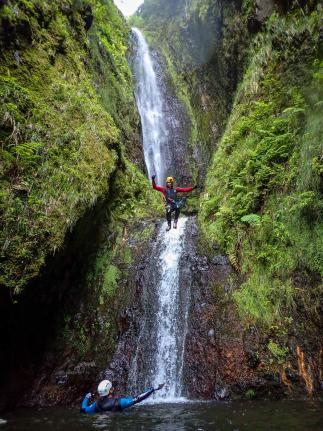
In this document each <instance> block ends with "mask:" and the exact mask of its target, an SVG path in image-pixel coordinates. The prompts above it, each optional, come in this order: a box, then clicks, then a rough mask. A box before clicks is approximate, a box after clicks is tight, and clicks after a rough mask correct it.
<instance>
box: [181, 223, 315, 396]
mask: <svg viewBox="0 0 323 431" xmlns="http://www.w3.org/2000/svg"><path fill="white" fill-rule="evenodd" d="M187 230H188V232H190V234H189V235H187V244H186V252H185V256H184V259H183V262H182V288H189V289H190V291H191V305H190V315H189V328H188V332H187V335H186V351H185V365H184V374H185V384H186V395H187V396H189V397H190V398H202V399H216V400H223V399H232V398H236V397H243V398H253V397H259V398H263V397H271V398H281V397H299V396H304V395H305V394H307V395H310V396H311V395H314V394H317V395H318V394H319V393H320V391H321V390H322V386H321V385H322V378H321V375H322V374H321V373H322V349H321V347H320V343H319V344H317V342H315V340H317V333H316V335H315V328H314V326H313V322H312V321H311V318H310V316H307V318H306V317H305V315H300V314H297V315H295V317H294V319H295V322H298V323H297V325H294V330H293V331H292V332H291V333H286V331H285V332H284V330H283V329H281V332H282V333H283V335H277V334H278V333H279V331H278V330H277V328H274V327H273V328H271V329H267V330H265V329H264V328H259V327H257V326H256V325H254V324H252V323H251V322H250V323H249V324H248V322H246V321H245V320H242V319H241V318H240V317H239V315H238V312H237V309H236V307H235V304H234V301H233V298H232V293H233V292H234V290H235V289H237V288H239V283H240V280H239V277H238V275H237V274H236V273H235V271H234V270H233V268H232V266H231V265H230V263H229V260H228V258H227V257H226V256H224V255H221V254H220V251H219V250H218V249H215V250H214V256H212V257H206V256H203V255H201V254H200V253H199V250H198V239H199V238H198V231H197V226H196V222H195V220H194V219H191V220H190V221H189V224H188V227H187ZM304 318H305V320H306V321H307V323H308V326H307V328H306V330H305V331H304V327H303V329H301V327H302V324H301V322H302V321H303V319H304ZM279 337H280V338H279ZM273 339H275V340H276V343H277V345H278V344H279V343H281V344H282V345H283V344H284V343H286V342H287V344H288V347H289V348H288V349H287V350H286V355H287V356H286V357H284V358H278V356H277V355H278V353H277V352H274V353H273V352H272V351H270V349H269V347H268V346H270V343H271V340H273ZM275 345H276V344H275ZM300 346H302V347H300ZM303 349H304V350H305V351H306V353H304V352H303ZM275 354H276V357H275ZM286 363H288V364H289V366H288V367H287V368H284V364H286Z"/></svg>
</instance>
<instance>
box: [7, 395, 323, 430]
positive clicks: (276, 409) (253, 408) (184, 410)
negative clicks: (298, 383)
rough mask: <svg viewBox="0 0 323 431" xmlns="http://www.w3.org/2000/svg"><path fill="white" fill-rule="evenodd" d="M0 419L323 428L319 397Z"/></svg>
mask: <svg viewBox="0 0 323 431" xmlns="http://www.w3.org/2000/svg"><path fill="white" fill-rule="evenodd" d="M0 418H1V419H0V431H9V430H10V431H22V430H23V431H45V430H46V431H54V430H55V431H56V430H57V431H58V430H59V431H90V430H91V431H92V430H93V431H95V430H101V431H108V430H109V431H110V430H111V431H114V430H115V431H138V430H147V431H148V430H149V431H150V430H155V431H182V430H185V431H186V430H194V431H211V430H212V431H247V430H250V431H251V430H252V431H258V430H259V431H267V430H268V431H269V430H270V431H280V430H282V431H287V430H293V431H306V430H311V431H322V430H323V402H320V401H275V402H273V401H249V402H246V401H244V402H230V403H213V402H212V403H211V402H203V403H199V402H196V403H183V404H159V405H141V406H137V407H133V408H130V409H128V410H126V411H124V412H120V413H110V414H106V415H98V414H97V415H93V416H88V415H83V414H80V413H79V412H78V410H77V409H76V408H74V409H66V408H65V409H62V408H52V409H38V410H19V411H16V412H14V413H9V414H5V415H0ZM1 420H4V421H6V422H2V421H1Z"/></svg>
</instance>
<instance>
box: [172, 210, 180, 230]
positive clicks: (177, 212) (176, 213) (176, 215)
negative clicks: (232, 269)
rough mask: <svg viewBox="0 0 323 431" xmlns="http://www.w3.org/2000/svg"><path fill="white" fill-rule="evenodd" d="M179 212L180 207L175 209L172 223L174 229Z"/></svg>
mask: <svg viewBox="0 0 323 431" xmlns="http://www.w3.org/2000/svg"><path fill="white" fill-rule="evenodd" d="M179 213H180V209H179V208H176V209H175V220H174V224H173V227H174V229H177V220H178V217H179Z"/></svg>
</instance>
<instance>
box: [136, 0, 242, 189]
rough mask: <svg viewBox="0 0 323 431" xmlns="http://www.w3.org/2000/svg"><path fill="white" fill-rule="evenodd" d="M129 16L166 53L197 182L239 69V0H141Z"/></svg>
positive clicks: (225, 113) (225, 114)
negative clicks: (187, 131)
mask: <svg viewBox="0 0 323 431" xmlns="http://www.w3.org/2000/svg"><path fill="white" fill-rule="evenodd" d="M133 20H139V22H138V26H140V27H141V28H142V29H143V31H144V33H145V36H146V38H147V40H148V41H149V44H150V45H151V46H152V47H153V48H155V49H156V50H157V51H158V52H160V53H161V54H162V56H163V57H164V59H165V64H166V67H167V71H168V78H169V79H168V81H169V85H170V86H172V87H173V88H174V89H175V92H176V94H177V96H178V99H179V100H180V101H181V102H182V105H183V106H184V107H185V110H186V113H187V116H188V118H189V120H190V139H189V143H190V149H189V150H190V155H189V156H190V166H191V169H192V177H193V179H194V180H195V181H198V182H202V181H204V176H205V170H206V167H207V165H208V163H209V161H210V158H211V155H212V153H213V151H214V149H215V147H216V143H217V140H218V139H219V137H220V136H221V134H222V133H223V130H224V126H225V122H226V119H227V117H228V115H229V111H230V107H231V104H232V100H233V96H234V91H235V88H236V84H237V81H238V78H239V77H240V75H241V73H242V70H243V63H244V57H245V45H246V43H247V40H248V38H249V36H248V32H247V26H246V22H245V17H244V16H243V15H242V12H241V8H240V2H235V1H233V2H213V1H211V0H204V1H195V0H189V1H184V0H176V1H175V2H174V1H163V2H161V1H159V0H146V1H145V3H144V4H143V5H142V6H141V8H140V11H139V12H138V13H137V14H136V15H135V16H134V17H133ZM131 23H132V22H131Z"/></svg>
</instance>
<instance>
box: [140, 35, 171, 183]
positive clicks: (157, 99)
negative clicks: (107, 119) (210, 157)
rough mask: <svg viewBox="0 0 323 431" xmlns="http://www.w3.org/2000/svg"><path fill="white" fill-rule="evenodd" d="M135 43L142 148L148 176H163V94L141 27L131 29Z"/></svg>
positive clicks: (165, 134)
mask: <svg viewBox="0 0 323 431" xmlns="http://www.w3.org/2000/svg"><path fill="white" fill-rule="evenodd" d="M133 32H134V34H135V36H136V38H137V42H138V52H137V56H136V64H135V67H134V72H135V76H136V101H137V106H138V110H139V113H140V117H141V124H142V135H143V147H144V156H145V162H146V166H147V170H148V175H149V178H150V177H151V176H152V175H153V174H155V175H156V179H157V181H159V182H161V181H163V180H164V178H165V161H166V160H165V159H166V157H165V152H166V141H167V126H166V124H165V118H164V115H163V97H162V95H161V92H160V90H159V87H158V84H157V78H156V73H155V71H154V68H153V62H152V59H151V55H150V52H149V47H148V45H147V43H146V41H145V39H144V36H143V35H142V33H141V32H140V30H138V29H136V28H133Z"/></svg>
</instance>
